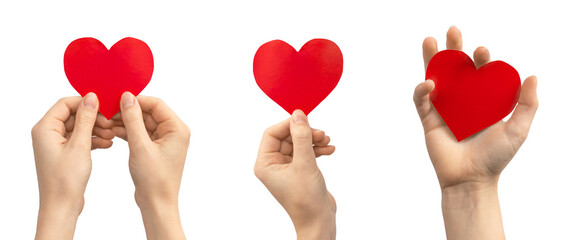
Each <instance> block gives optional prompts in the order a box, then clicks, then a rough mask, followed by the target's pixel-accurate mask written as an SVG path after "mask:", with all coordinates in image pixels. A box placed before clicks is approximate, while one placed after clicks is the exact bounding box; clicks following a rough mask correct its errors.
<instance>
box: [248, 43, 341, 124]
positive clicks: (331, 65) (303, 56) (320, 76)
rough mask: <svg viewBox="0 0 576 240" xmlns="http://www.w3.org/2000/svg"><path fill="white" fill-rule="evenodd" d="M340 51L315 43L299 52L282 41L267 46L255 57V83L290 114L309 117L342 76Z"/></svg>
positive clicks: (261, 47)
mask: <svg viewBox="0 0 576 240" xmlns="http://www.w3.org/2000/svg"><path fill="white" fill-rule="evenodd" d="M342 68H343V59H342V52H340V48H338V45H336V44H335V43H334V42H332V41H330V40H326V39H312V40H310V41H308V42H307V43H306V44H304V46H302V48H301V49H300V51H296V50H295V49H294V48H293V47H292V46H290V45H289V44H287V43H286V42H284V41H281V40H274V41H270V42H267V43H265V44H264V45H262V46H260V48H258V51H257V52H256V55H255V56H254V78H255V79H256V83H257V84H258V86H259V87H260V89H262V91H264V93H266V95H268V97H270V98H271V99H272V100H274V102H276V103H277V104H278V105H280V106H281V107H282V108H284V110H286V111H287V112H288V113H290V114H291V113H292V112H294V110H296V109H300V110H302V111H304V113H305V114H308V113H310V112H311V111H312V110H313V109H314V108H315V107H316V106H318V104H320V102H322V100H324V99H325V98H326V97H327V96H328V95H329V94H330V92H332V90H333V89H334V88H335V87H336V85H337V84H338V81H339V80H340V76H342Z"/></svg>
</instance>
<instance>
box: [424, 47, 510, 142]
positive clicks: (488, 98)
mask: <svg viewBox="0 0 576 240" xmlns="http://www.w3.org/2000/svg"><path fill="white" fill-rule="evenodd" d="M426 79H430V80H433V81H434V83H435V86H436V87H435V88H434V91H432V92H431V93H430V100H431V101H432V104H433V105H434V107H435V108H436V111H438V113H439V114H440V116H441V117H442V119H443V120H444V122H445V123H446V125H448V128H450V130H451V131H452V133H453V134H454V136H455V137H456V139H457V140H458V141H462V140H463V139H465V138H467V137H469V136H471V135H473V134H475V133H477V132H479V131H481V130H482V129H485V128H487V127H489V126H491V125H492V124H494V123H496V122H498V121H500V120H502V119H503V118H504V117H506V116H507V115H508V114H510V112H512V110H514V107H515V106H516V103H518V98H519V97H520V86H521V81H520V76H519V75H518V72H517V71H516V69H514V68H513V67H512V66H510V65H508V64H507V63H505V62H503V61H493V62H489V63H487V64H485V65H483V66H482V67H480V68H478V69H476V66H475V65H474V62H473V61H472V59H470V57H469V56H468V55H466V53H464V52H462V51H456V50H444V51H441V52H438V53H436V55H434V57H432V59H431V60H430V63H429V64H428V68H427V70H426Z"/></svg>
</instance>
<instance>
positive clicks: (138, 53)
mask: <svg viewBox="0 0 576 240" xmlns="http://www.w3.org/2000/svg"><path fill="white" fill-rule="evenodd" d="M153 70H154V59H153V57H152V52H151V51H150V48H149V47H148V45H146V43H145V42H143V41H140V40H138V39H135V38H124V39H122V40H120V41H118V42H117V43H116V44H114V46H112V47H111V48H110V50H108V49H106V46H104V44H102V43H101V42H100V41H98V40H97V39H94V38H80V39H77V40H74V41H73V42H72V43H70V45H68V47H67V48H66V52H65V53H64V71H65V72H66V76H67V77H68V81H70V84H72V87H74V89H76V91H77V92H78V93H80V95H82V96H84V95H86V94H87V93H89V92H93V93H95V94H96V95H97V96H98V100H99V102H100V113H102V115H104V116H105V117H106V118H108V119H110V118H112V117H113V116H114V115H115V114H116V113H117V112H118V111H120V97H121V96H122V93H124V92H126V91H129V92H131V93H132V94H134V95H138V94H140V92H141V91H142V90H143V89H144V87H146V85H148V83H149V82H150V78H152V72H153Z"/></svg>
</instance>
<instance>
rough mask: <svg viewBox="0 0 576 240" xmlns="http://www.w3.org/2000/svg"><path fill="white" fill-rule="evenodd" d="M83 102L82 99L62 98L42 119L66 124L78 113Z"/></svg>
mask: <svg viewBox="0 0 576 240" xmlns="http://www.w3.org/2000/svg"><path fill="white" fill-rule="evenodd" d="M81 102H82V97H65V98H61V99H60V100H58V102H56V104H54V106H52V107H51V108H50V109H49V110H48V112H47V113H46V115H44V117H43V118H42V119H55V120H58V121H60V122H65V121H66V120H68V118H69V117H70V115H72V114H74V113H76V110H77V109H78V106H79V105H80V103H81Z"/></svg>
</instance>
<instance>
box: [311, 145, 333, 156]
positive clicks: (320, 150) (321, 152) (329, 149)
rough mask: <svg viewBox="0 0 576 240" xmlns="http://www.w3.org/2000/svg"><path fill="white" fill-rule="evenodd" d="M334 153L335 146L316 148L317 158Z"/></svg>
mask: <svg viewBox="0 0 576 240" xmlns="http://www.w3.org/2000/svg"><path fill="white" fill-rule="evenodd" d="M334 151H336V147H335V146H333V145H328V146H325V147H314V154H316V157H320V156H328V155H332V153H334Z"/></svg>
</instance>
